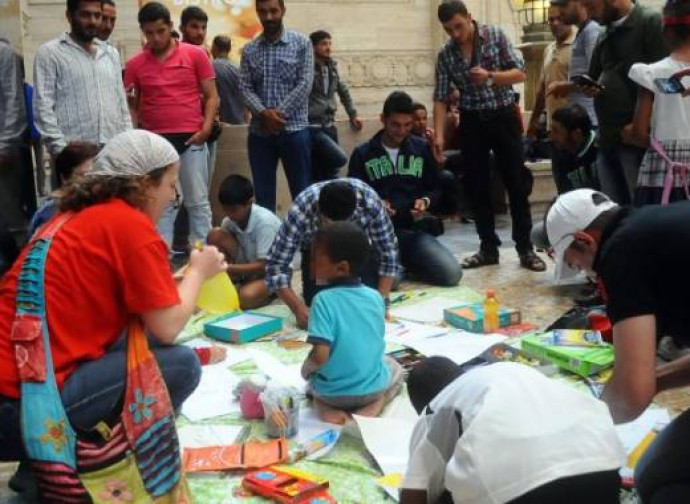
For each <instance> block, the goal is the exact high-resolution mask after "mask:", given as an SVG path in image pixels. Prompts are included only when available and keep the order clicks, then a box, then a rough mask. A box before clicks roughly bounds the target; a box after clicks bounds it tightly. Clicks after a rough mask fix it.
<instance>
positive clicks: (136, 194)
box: [60, 167, 169, 212]
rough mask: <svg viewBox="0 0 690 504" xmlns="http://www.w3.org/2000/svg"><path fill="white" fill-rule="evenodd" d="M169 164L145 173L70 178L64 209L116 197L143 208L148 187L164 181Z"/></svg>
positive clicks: (62, 203)
mask: <svg viewBox="0 0 690 504" xmlns="http://www.w3.org/2000/svg"><path fill="white" fill-rule="evenodd" d="M168 168H169V167H164V168H157V169H155V170H152V171H151V172H149V173H148V174H147V175H146V176H143V177H134V178H132V177H86V178H83V179H81V180H79V181H75V182H68V183H67V184H66V185H65V187H64V189H63V194H62V196H61V197H60V211H62V212H68V211H71V212H78V211H80V210H83V209H84V208H88V207H90V206H93V205H97V204H99V203H103V202H105V201H108V200H110V199H113V198H119V199H121V200H124V201H125V203H127V204H128V205H130V206H133V207H134V208H139V209H143V208H144V206H145V205H146V202H147V201H148V196H147V195H146V190H147V189H148V188H149V187H150V186H152V185H153V186H157V185H160V183H161V180H162V179H163V175H165V172H166V170H168Z"/></svg>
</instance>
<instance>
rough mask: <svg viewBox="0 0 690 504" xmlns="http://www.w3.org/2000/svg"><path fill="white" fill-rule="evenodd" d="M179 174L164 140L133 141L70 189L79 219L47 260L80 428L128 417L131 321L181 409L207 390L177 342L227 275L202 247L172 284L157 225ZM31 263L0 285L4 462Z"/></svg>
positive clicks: (58, 370)
mask: <svg viewBox="0 0 690 504" xmlns="http://www.w3.org/2000/svg"><path fill="white" fill-rule="evenodd" d="M178 170H179V156H178V155H177V152H176V151H175V149H174V148H173V146H172V145H171V144H170V143H169V142H168V141H167V140H165V139H163V138H161V137H159V136H157V135H155V134H153V133H150V132H147V131H143V130H132V131H128V132H125V133H122V134H120V135H118V136H116V137H115V138H113V139H112V140H111V141H110V142H108V143H107V144H106V146H105V147H104V148H103V150H102V151H101V153H100V154H99V155H98V157H97V158H96V160H95V163H94V168H93V170H92V171H91V172H90V173H89V174H88V176H86V177H85V178H82V179H80V180H79V181H78V182H76V183H75V184H73V185H69V186H67V187H66V188H65V190H64V194H63V197H62V198H61V203H60V205H61V206H60V210H61V212H72V213H73V217H72V218H71V219H70V220H68V221H67V222H66V223H65V224H64V225H63V227H62V228H60V230H59V231H58V232H57V234H56V235H55V237H54V238H53V241H52V245H51V248H50V250H49V252H48V257H47V260H46V266H45V279H44V283H45V306H46V313H47V321H48V331H49V334H50V347H51V351H52V356H53V362H54V367H55V375H56V379H57V383H58V387H59V389H60V395H61V398H62V402H63V404H64V405H65V409H66V411H67V415H68V417H69V420H70V422H71V423H72V424H73V425H74V426H75V427H77V428H79V429H91V428H93V427H94V426H95V425H96V424H97V423H98V422H100V421H102V420H106V421H107V420H109V419H115V418H117V417H118V416H119V414H120V411H121V409H122V396H123V392H124V384H125V374H126V352H125V346H124V344H123V343H124V338H123V334H124V332H125V329H126V326H127V322H128V320H129V319H130V318H131V317H133V316H138V317H140V318H141V320H142V321H143V323H144V325H145V327H146V329H147V331H148V333H149V334H150V340H151V341H152V345H151V346H152V351H153V353H154V355H155V357H156V360H157V361H158V365H159V367H160V370H161V373H162V375H163V378H164V380H165V382H166V384H167V387H168V391H169V393H170V398H171V400H172V404H173V407H174V408H175V409H176V410H179V408H180V406H181V405H182V403H183V402H184V400H185V399H186V398H187V397H188V396H189V395H190V394H191V393H192V392H193V391H194V389H195V388H196V386H197V384H198V382H199V378H200V367H199V360H198V359H197V356H196V355H195V354H194V352H193V351H192V349H190V348H187V347H184V346H175V345H173V341H174V340H175V338H176V336H177V334H178V333H179V332H180V331H181V330H182V328H183V327H184V326H185V324H186V323H187V320H188V319H189V317H190V316H191V314H192V312H193V310H194V305H195V301H196V298H197V296H198V294H199V289H200V287H201V284H202V283H203V282H204V280H206V279H208V278H210V277H212V276H213V275H216V274H217V273H219V272H221V271H223V270H224V269H225V268H226V264H225V262H224V259H223V255H222V254H220V253H219V252H218V250H217V249H216V248H215V247H204V248H203V250H199V251H194V252H193V253H192V256H191V258H190V265H189V268H188V272H187V274H186V275H185V277H184V279H183V280H182V281H181V283H180V284H179V285H176V284H175V282H174V280H173V277H172V275H171V272H170V266H169V262H168V248H167V246H166V245H165V243H164V242H163V240H162V238H161V237H160V235H159V234H158V232H157V231H156V228H155V223H156V222H157V220H158V219H159V218H160V217H161V215H162V214H163V212H164V211H165V210H166V208H167V207H168V206H170V204H172V203H173V202H175V200H176V197H177V191H176V183H177V175H178ZM39 233H40V231H39ZM27 249H28V248H27ZM26 253H27V250H25V251H24V252H23V253H22V255H21V256H20V258H19V260H18V261H17V262H16V263H15V265H14V267H13V268H12V270H11V271H10V272H9V273H8V274H7V275H6V276H5V277H4V278H3V281H2V283H1V284H0V460H21V459H22V458H23V448H22V443H21V436H20V430H19V398H20V397H19V396H20V388H19V379H18V376H17V368H16V364H15V357H14V351H13V348H12V345H11V343H10V331H11V326H12V322H13V320H14V317H15V309H16V303H15V299H16V295H17V278H18V274H19V271H20V269H21V265H22V262H23V258H24V257H25V255H26Z"/></svg>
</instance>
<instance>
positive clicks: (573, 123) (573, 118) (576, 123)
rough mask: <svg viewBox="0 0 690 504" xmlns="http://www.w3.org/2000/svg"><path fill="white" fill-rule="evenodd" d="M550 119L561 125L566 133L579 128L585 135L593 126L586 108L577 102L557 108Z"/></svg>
mask: <svg viewBox="0 0 690 504" xmlns="http://www.w3.org/2000/svg"><path fill="white" fill-rule="evenodd" d="M551 120H552V121H556V122H557V123H558V124H560V125H561V126H563V127H564V128H565V129H566V130H568V133H572V132H573V131H575V130H578V129H579V130H580V131H582V133H583V134H585V135H586V134H588V133H589V132H590V131H592V128H593V126H592V120H591V119H590V118H589V114H588V113H587V110H586V109H585V108H584V107H583V106H582V105H579V104H577V103H574V104H572V105H566V106H565V107H561V108H559V109H557V110H556V111H555V112H554V113H553V115H552V116H551Z"/></svg>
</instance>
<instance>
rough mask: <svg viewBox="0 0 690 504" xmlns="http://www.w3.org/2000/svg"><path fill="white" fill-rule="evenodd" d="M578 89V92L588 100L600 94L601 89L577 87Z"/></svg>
mask: <svg viewBox="0 0 690 504" xmlns="http://www.w3.org/2000/svg"><path fill="white" fill-rule="evenodd" d="M578 88H580V91H582V93H583V94H584V95H585V96H587V97H588V98H594V97H595V96H597V95H598V94H599V93H601V88H598V87H596V86H578Z"/></svg>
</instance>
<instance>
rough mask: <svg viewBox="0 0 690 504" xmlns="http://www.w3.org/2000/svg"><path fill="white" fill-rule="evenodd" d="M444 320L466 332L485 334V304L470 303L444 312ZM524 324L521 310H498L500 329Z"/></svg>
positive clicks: (501, 308) (502, 308)
mask: <svg viewBox="0 0 690 504" xmlns="http://www.w3.org/2000/svg"><path fill="white" fill-rule="evenodd" d="M443 320H445V321H446V323H447V324H450V325H452V326H453V327H457V328H458V329H462V330H464V331H469V332H474V333H483V332H484V305H483V303H470V304H464V305H460V306H456V307H454V308H447V309H445V310H443ZM520 322H522V316H521V314H520V310H516V309H514V308H506V307H505V306H501V307H499V309H498V325H499V327H507V326H511V325H515V324H519V323H520Z"/></svg>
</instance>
